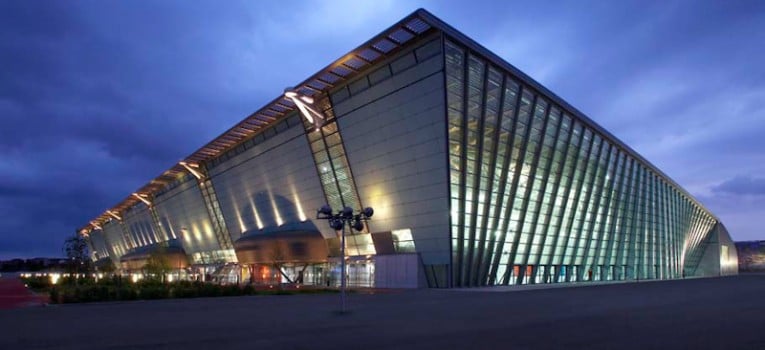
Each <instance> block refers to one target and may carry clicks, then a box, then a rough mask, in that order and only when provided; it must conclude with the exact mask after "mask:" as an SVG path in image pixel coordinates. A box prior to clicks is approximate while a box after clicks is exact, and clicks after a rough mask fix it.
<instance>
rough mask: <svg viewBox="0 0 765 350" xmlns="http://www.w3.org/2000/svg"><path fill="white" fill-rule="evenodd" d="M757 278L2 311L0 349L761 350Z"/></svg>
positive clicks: (763, 334)
mask: <svg viewBox="0 0 765 350" xmlns="http://www.w3.org/2000/svg"><path fill="white" fill-rule="evenodd" d="M763 296H765V275H743V276H736V277H724V278H709V279H692V280H679V281H662V282H640V283H631V284H605V285H593V286H581V287H571V288H553V289H535V290H526V291H524V290H519V289H506V290H502V291H501V292H487V291H485V290H469V291H465V290H416V291H397V292H386V293H379V294H353V295H351V296H349V298H348V305H349V306H350V309H351V312H350V313H349V314H344V315H338V314H337V313H336V312H335V311H336V310H337V309H338V306H339V295H291V296H252V297H229V298H203V299H185V300H158V301H137V302H118V303H97V304H80V305H51V306H47V307H29V308H21V309H13V310H2V311H0V330H1V331H0V334H1V335H2V337H1V338H0V349H104V348H106V349H154V348H159V349H229V348H231V349H402V348H412V349H488V348H491V349H498V348H502V349H540V348H542V349H544V348H548V349H563V348H582V349H681V348H688V349H763V348H765V331H763V330H765V300H764V299H763Z"/></svg>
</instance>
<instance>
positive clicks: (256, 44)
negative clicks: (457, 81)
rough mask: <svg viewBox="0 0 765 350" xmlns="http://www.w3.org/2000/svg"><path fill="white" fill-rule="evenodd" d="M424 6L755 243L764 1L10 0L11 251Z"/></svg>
mask: <svg viewBox="0 0 765 350" xmlns="http://www.w3.org/2000/svg"><path fill="white" fill-rule="evenodd" d="M417 7H425V8H427V9H429V10H430V11H432V12H433V13H434V14H436V15H437V16H439V17H441V18H442V19H444V20H445V21H446V22H448V23H450V24H452V25H453V26H454V27H456V28H457V29H459V30H461V31H464V32H465V33H466V34H467V35H469V36H471V37H473V38H474V39H476V40H477V41H478V42H479V43H481V44H484V45H485V46H486V47H487V48H489V49H490V50H492V51H495V52H497V53H499V54H500V55H501V56H503V57H505V58H506V59H507V60H508V61H509V62H511V63H513V64H514V65H516V66H518V67H519V68H521V69H522V70H524V71H526V73H528V74H529V75H531V76H532V77H534V78H537V79H539V80H540V81H541V82H542V83H543V84H545V85H546V86H548V87H549V88H550V89H551V90H552V91H555V92H556V93H558V94H559V95H560V96H562V97H564V98H565V99H567V100H568V101H569V102H571V104H573V105H574V106H576V107H578V108H579V109H581V110H582V111H584V112H586V113H587V114H588V115H590V116H591V117H592V118H593V119H595V120H596V121H598V122H599V123H601V124H602V125H603V126H605V127H606V128H607V129H609V130H610V131H612V132H613V133H614V134H615V135H617V136H619V137H621V138H623V139H624V141H626V142H627V143H628V144H630V145H632V146H634V148H636V149H637V150H638V151H640V152H641V153H643V154H644V155H645V156H646V157H647V158H648V159H649V160H652V161H653V162H654V163H656V164H657V165H658V166H660V167H661V168H662V169H663V170H665V171H666V172H667V173H668V174H670V175H671V176H673V177H675V179H676V180H677V181H678V182H679V183H680V184H682V185H683V186H685V187H686V188H688V189H689V190H690V191H691V192H692V193H694V194H698V195H699V196H701V197H702V198H703V200H704V203H705V204H707V205H708V206H709V207H710V208H711V209H712V210H713V211H716V212H722V213H724V214H723V215H728V216H722V217H721V218H722V219H723V221H725V222H726V225H727V226H728V227H729V229H730V230H731V233H732V234H733V236H734V237H736V238H739V237H740V238H746V239H754V238H756V237H754V236H753V235H755V234H756V233H755V232H754V230H753V229H752V227H751V226H746V225H744V224H741V225H739V226H737V223H743V222H751V220H750V219H751V218H752V217H755V215H757V213H754V212H753V213H751V214H747V215H749V216H741V214H737V213H741V212H742V211H741V210H739V209H740V208H739V207H734V206H735V205H737V204H736V203H734V202H736V201H734V200H731V197H735V196H746V195H748V194H753V193H754V192H755V191H756V190H757V189H761V187H758V186H761V181H762V180H759V179H758V178H756V177H752V176H754V175H755V174H760V173H762V172H763V171H765V168H762V167H761V166H759V165H758V164H765V159H763V158H762V157H763V156H762V155H763V154H765V151H764V150H765V141H763V140H762V139H761V138H760V137H759V135H762V132H763V130H765V122H764V121H765V106H763V102H762V101H765V73H764V72H765V71H763V70H762V69H761V62H763V61H765V50H764V49H763V46H762V45H756V43H759V42H765V21H762V20H761V16H762V15H761V14H762V13H763V10H765V6H763V4H762V3H761V2H755V1H752V2H745V1H743V2H734V3H731V2H725V3H722V2H695V1H693V2H691V1H670V2H665V1H662V2H646V1H636V2H602V1H593V2H587V1H585V2H580V1H577V2H562V3H555V4H550V3H542V2H536V3H523V4H521V3H515V2H496V1H473V2H470V3H456V2H455V3H450V2H433V3H430V2H427V1H426V2H419V3H411V2H400V3H399V2H396V1H393V0H391V1H385V0H381V1H376V2H374V3H366V2H358V1H350V0H348V1H340V2H331V3H330V2H327V3H315V4H310V5H306V4H305V3H299V2H287V3H268V2H244V1H230V2H226V3H225V5H222V4H220V3H219V2H215V1H195V2H193V3H192V4H189V3H188V2H185V1H174V0H171V1H141V2H134V1H109V2H97V1H67V2H57V1H45V2H38V1H25V0H19V1H15V0H11V1H2V2H0V258H3V257H8V256H11V255H16V254H18V255H23V256H27V255H55V254H59V253H60V244H61V242H62V241H63V237H64V236H66V235H68V234H71V233H72V232H73V231H74V229H75V228H77V227H80V226H81V225H82V224H83V223H85V222H87V221H88V220H90V219H92V218H93V217H95V216H97V215H98V214H99V213H101V212H103V211H104V210H105V209H107V208H109V207H110V206H112V205H114V204H115V203H117V202H118V201H120V200H122V199H123V198H124V197H125V196H126V195H127V194H128V193H130V192H131V191H133V190H134V189H136V188H138V187H140V186H142V185H143V184H145V183H146V182H147V181H148V180H149V179H151V178H153V177H154V176H156V175H158V174H159V173H161V172H162V171H163V170H165V169H167V168H168V167H169V166H170V165H172V164H174V163H175V162H177V161H178V160H179V159H181V158H183V157H184V156H186V155H188V154H189V153H191V152H193V151H194V150H195V149H197V148H198V147H200V146H202V145H203V144H205V143H206V142H208V141H209V140H211V139H212V138H213V137H215V136H217V135H218V134H219V133H221V132H223V131H224V130H226V129H227V128H229V127H230V126H231V125H233V124H234V123H235V122H237V121H239V120H241V119H242V118H243V117H245V116H246V115H248V114H249V113H251V112H252V111H254V110H256V109H258V108H259V107H260V106H261V105H262V104H263V103H265V102H267V101H270V100H271V99H272V98H274V97H275V96H276V94H278V93H279V92H280V91H282V89H283V87H285V86H291V85H294V84H295V83H297V82H299V81H302V80H303V79H304V78H305V77H307V76H309V75H310V74H312V73H314V72H315V71H316V70H318V69H320V68H322V67H323V66H324V65H326V64H327V63H328V62H331V61H332V60H334V59H336V58H337V57H339V56H340V55H342V54H344V53H346V52H347V51H348V50H349V49H352V48H353V47H354V46H355V45H358V44H360V43H362V42H364V41H366V40H367V39H368V38H370V37H371V36H372V35H374V34H376V33H377V32H379V31H380V30H382V29H383V28H385V27H387V26H389V25H390V24H392V23H394V22H395V21H397V20H398V19H400V18H401V17H403V16H404V15H406V14H408V13H410V12H411V11H413V10H414V9H415V8H417ZM477 9H482V10H480V11H479V10H477ZM486 9H492V10H490V11H489V10H486ZM466 14H469V15H466ZM488 23H491V25H487V24H488ZM659 126H660V127H659ZM737 174H740V175H741V176H740V177H738V178H734V176H735V175H737ZM726 179H730V180H727V181H726ZM721 182H723V183H722V184H721V185H719V186H717V187H715V188H711V187H709V185H708V184H711V183H721ZM747 191H749V192H747ZM738 203H741V201H738ZM751 204H752V205H754V204H756V203H754V202H752V203H751ZM734 208H735V210H734ZM727 213H730V214H727ZM736 215H739V216H736ZM747 220H749V221H747ZM747 234H748V235H750V236H746V235H747Z"/></svg>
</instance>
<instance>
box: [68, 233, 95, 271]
mask: <svg viewBox="0 0 765 350" xmlns="http://www.w3.org/2000/svg"><path fill="white" fill-rule="evenodd" d="M64 254H65V255H66V258H67V262H68V264H67V269H68V270H69V273H87V272H90V270H91V264H90V258H88V256H89V253H88V244H87V242H86V241H85V237H83V236H81V235H79V234H76V233H75V234H74V235H73V236H71V237H69V238H67V239H66V240H65V241H64Z"/></svg>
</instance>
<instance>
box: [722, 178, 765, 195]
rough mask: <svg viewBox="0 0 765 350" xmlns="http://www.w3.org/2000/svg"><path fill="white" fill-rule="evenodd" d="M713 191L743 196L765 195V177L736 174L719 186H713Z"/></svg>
mask: <svg viewBox="0 0 765 350" xmlns="http://www.w3.org/2000/svg"><path fill="white" fill-rule="evenodd" d="M712 192H714V193H720V194H734V195H742V196H747V195H753V196H762V195H765V178H754V177H750V176H736V177H734V178H732V179H730V180H727V181H725V182H723V183H721V184H719V185H717V186H714V187H712Z"/></svg>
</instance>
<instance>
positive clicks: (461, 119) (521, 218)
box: [80, 10, 737, 287]
mask: <svg viewBox="0 0 765 350" xmlns="http://www.w3.org/2000/svg"><path fill="white" fill-rule="evenodd" d="M277 91H278V90H277ZM327 203H328V204H329V205H331V206H332V207H333V208H336V209H339V208H342V207H345V206H348V207H352V208H354V209H356V210H358V209H360V208H362V207H364V206H371V207H374V209H375V215H374V217H373V219H372V220H371V221H370V222H369V223H368V225H367V226H366V227H365V228H364V230H362V232H353V233H349V236H348V237H347V242H346V254H347V255H348V257H347V259H348V260H349V261H350V278H351V284H352V285H353V284H356V285H365V286H378V287H388V286H390V287H402V286H404V287H421V286H430V287H459V286H483V285H507V284H526V283H559V282H574V281H576V282H578V281H602V280H639V279H672V278H682V277H684V276H706V275H721V274H734V273H737V264H736V250H735V247H734V246H733V243H732V242H731V240H730V237H729V235H728V233H727V231H726V230H725V227H724V226H723V225H722V223H720V222H719V220H718V219H717V218H716V217H715V216H714V215H713V214H712V213H711V212H709V211H708V210H707V209H706V208H704V207H703V206H702V205H701V204H700V203H698V202H697V201H696V200H695V199H694V198H693V197H692V196H691V195H690V194H688V193H687V192H686V191H684V190H683V189H682V188H681V187H680V186H678V185H677V184H676V183H675V182H674V181H672V180H671V179H670V178H669V177H667V176H666V175H665V174H663V173H662V172H661V171H660V170H658V169H657V168H656V167H654V166H653V165H651V164H650V163H649V162H648V161H646V160H645V159H643V158H642V157H641V156H640V155H638V154H637V153H636V152H635V151H633V150H632V149H630V148H629V147H628V146H627V145H625V144H624V143H622V142H621V141H619V140H618V139H616V138H615V137H614V136H613V135H611V134H610V133H608V132H607V131H605V130H604V129H602V128H601V127H600V126H598V125H597V124H595V123H594V122H593V121H592V120H590V119H589V118H587V117H586V116H584V115H583V114H582V113H581V112H579V111H578V110H576V109H575V108H573V107H572V106H570V105H568V104H567V103H566V102H565V101H563V100H561V99H560V98H559V97H557V96H556V95H554V94H553V93H551V92H550V91H548V90H547V89H546V88H544V87H543V86H541V85H540V84H539V83H537V82H535V81H534V80H533V79H531V78H530V77H528V76H526V75H525V74H523V73H522V72H520V71H518V70H517V69H516V68H514V67H513V66H511V65H510V64H508V63H507V62H505V61H504V60H502V59H501V58H499V57H497V56H496V55H495V54H493V53H491V52H489V51H488V50H486V49H485V48H483V47H482V46H480V45H478V44H477V43H475V42H474V41H472V40H471V39H469V38H467V37H465V36H464V35H463V34H461V33H459V32H458V31H456V30H455V29H453V28H451V27H450V26H448V25H447V24H445V23H443V22H442V21H440V20H439V19H438V18H436V17H434V16H433V15H431V14H429V13H428V12H426V11H424V10H418V11H416V12H415V13H413V14H411V15H410V16H408V17H407V18H405V19H403V20H402V21H401V22H399V23H397V24H395V25H393V26H392V27H391V28H389V29H387V30H385V31H384V32H383V33H381V34H380V35H378V36H377V37H375V38H373V39H371V40H370V41H368V42H367V43H365V44H363V45H362V46H360V47H359V48H357V49H355V50H353V51H352V52H350V53H349V54H347V55H345V56H343V58H341V59H339V60H337V61H335V62H333V63H332V64H330V65H329V66H327V67H326V68H325V69H323V70H321V71H320V72H318V73H316V74H315V75H314V76H312V77H310V78H308V79H307V80H306V81H304V82H302V83H301V84H299V85H297V87H295V88H291V89H288V90H286V91H285V92H284V93H283V94H280V95H279V97H277V98H276V99H275V100H273V101H272V102H271V103H269V104H268V105H266V106H264V107H263V108H261V109H260V110H258V111H257V112H255V113H253V114H252V115H250V116H249V117H247V118H246V119H245V120H243V121H242V122H240V123H239V124H237V125H235V126H234V127H233V128H231V129H229V130H228V131H226V132H225V133H224V134H223V135H221V136H219V137H218V138H216V139H215V140H213V141H211V142H210V143H209V144H207V145H205V146H204V147H202V148H201V149H199V150H197V151H196V152H195V153H193V154H192V155H190V156H189V157H187V158H185V159H184V161H183V162H180V163H179V164H177V165H175V166H174V167H172V168H171V169H169V170H167V171H166V172H165V173H163V174H162V175H160V176H159V177H157V178H156V179H154V180H152V181H151V182H150V183H148V184H147V185H146V186H144V187H142V188H141V189H139V190H138V191H136V192H135V193H134V194H131V195H130V196H128V197H127V198H126V199H125V200H124V201H123V202H121V203H119V204H118V205H117V206H115V207H113V208H111V209H110V210H109V211H107V212H105V213H104V214H102V215H101V216H99V217H98V218H96V219H94V220H93V221H92V222H90V223H89V224H88V225H86V226H85V227H83V228H81V229H80V231H81V232H82V233H83V234H87V235H88V237H89V238H90V239H89V241H90V243H91V247H92V250H93V258H94V259H95V260H97V261H102V262H106V263H113V264H116V266H118V267H122V268H125V269H128V265H130V264H126V263H125V262H123V261H122V259H123V257H127V258H130V259H128V260H129V261H130V262H131V264H132V265H130V266H133V265H135V261H136V258H135V257H136V256H146V255H147V254H149V253H148V252H147V251H148V250H150V249H151V248H152V247H157V246H162V245H167V244H163V242H171V243H173V245H174V246H180V247H182V250H183V252H185V254H186V256H187V258H188V262H187V263H188V265H189V266H188V267H187V266H186V265H183V267H182V268H183V269H186V270H189V271H191V269H193V268H195V267H197V268H202V269H204V268H211V267H213V268H214V269H215V271H218V272H220V271H229V270H230V271H235V274H236V275H237V276H238V277H237V278H242V279H246V278H249V279H250V280H252V281H265V282H274V281H275V282H284V281H285V280H286V281H288V282H295V281H297V282H303V283H310V284H325V283H335V282H336V278H335V279H334V280H333V274H336V269H335V264H336V263H337V261H339V254H338V251H339V249H338V247H339V243H338V238H337V234H336V233H335V232H334V231H332V230H331V229H330V228H329V227H328V226H327V225H326V223H324V222H322V221H320V220H315V217H316V210H317V209H318V208H320V207H321V206H322V205H324V204H327ZM147 247H148V248H147ZM138 252H141V254H138ZM226 263H228V264H226ZM275 266H276V267H275ZM243 267H244V268H243ZM274 268H277V269H280V270H281V271H280V273H274ZM237 269H238V270H237Z"/></svg>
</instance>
